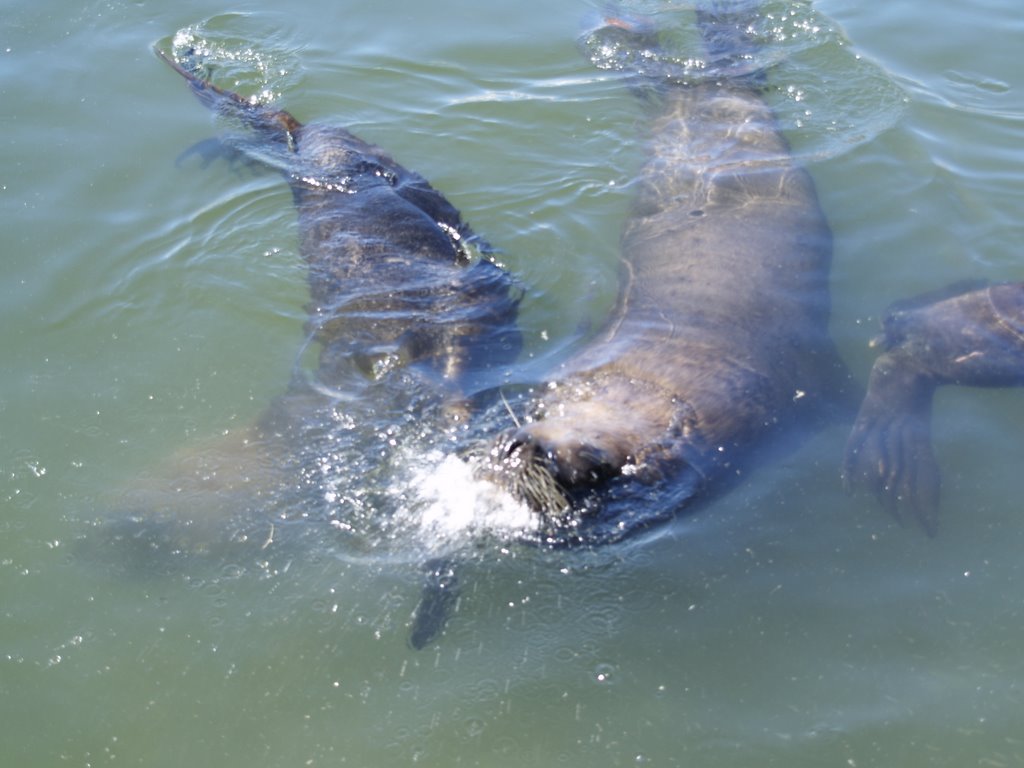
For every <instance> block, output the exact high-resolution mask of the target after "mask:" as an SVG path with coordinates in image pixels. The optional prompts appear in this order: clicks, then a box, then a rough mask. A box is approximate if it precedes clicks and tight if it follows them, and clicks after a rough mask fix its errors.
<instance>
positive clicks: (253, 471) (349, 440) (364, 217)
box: [121, 51, 520, 647]
mask: <svg viewBox="0 0 1024 768" xmlns="http://www.w3.org/2000/svg"><path fill="white" fill-rule="evenodd" d="M157 53H158V55H159V56H160V57H161V58H162V59H163V60H164V61H166V62H167V63H168V64H169V65H170V66H171V67H172V68H173V69H174V70H175V71H176V72H178V73H179V74H180V75H181V76H182V77H184V78H185V79H186V80H187V81H188V84H189V85H190V86H191V88H192V90H193V92H194V93H195V94H196V96H198V98H199V100H200V101H201V102H202V103H203V104H205V105H206V106H207V107H209V108H211V109H212V110H213V111H215V112H216V113H218V114H219V115H221V116H223V117H226V118H229V119H231V120H234V121H236V122H238V123H241V125H242V126H243V127H245V128H246V129H248V136H249V138H242V139H236V140H235V141H234V146H233V148H234V149H235V150H237V151H241V152H242V153H243V154H244V155H246V156H247V157H249V158H250V159H252V160H255V161H257V162H259V163H262V164H264V165H267V166H269V167H271V168H272V169H274V170H277V171H279V172H280V173H281V174H282V175H283V176H284V177H285V178H286V179H287V181H288V184H289V185H290V187H291V190H292V193H293V196H294V200H295V205H296V208H297V211H298V222H299V237H300V252H301V254H302V257H303V258H304V260H305V261H306V263H307V265H308V268H309V271H308V276H309V289H310V297H311V301H310V304H309V313H310V319H309V324H308V325H309V329H310V340H311V341H315V342H317V343H318V344H319V345H320V356H319V364H318V367H317V370H316V372H315V376H314V377H313V379H312V380H310V379H309V377H306V376H296V377H295V380H294V382H293V384H292V386H291V387H290V389H289V391H288V393H287V394H285V395H283V396H282V397H280V398H278V399H277V400H276V401H275V403H274V404H273V405H272V406H271V407H270V408H269V409H268V411H267V412H266V414H265V415H264V417H263V418H262V419H261V420H260V422H259V424H258V425H257V426H256V427H255V428H254V429H253V430H251V431H250V432H247V433H245V434H244V435H243V436H242V439H240V440H239V439H237V438H233V439H232V440H231V442H230V443H226V444H225V443H221V444H218V445H217V446H215V447H213V448H212V449H206V450H205V451H204V454H203V456H202V459H201V461H202V463H201V465H200V471H199V472H198V473H196V474H197V476H198V477H199V478H200V479H201V481H202V482H203V486H202V488H201V490H204V491H206V492H210V491H212V490H214V489H212V488H211V487H210V483H208V482H207V479H208V478H213V479H214V480H215V481H219V482H217V485H216V489H217V490H220V491H222V492H224V493H233V494H240V493H244V494H248V496H249V497H253V496H255V497H263V498H265V497H266V495H268V494H267V493H266V492H265V489H266V488H272V487H273V483H280V484H281V485H282V486H289V487H290V490H294V489H299V490H301V491H305V492H307V493H309V494H310V496H311V497H312V498H311V499H310V502H315V498H316V496H317V495H319V497H320V499H321V501H322V500H323V499H324V497H330V498H331V499H333V498H334V497H335V495H336V494H335V493H334V491H333V489H331V488H329V487H328V490H327V491H325V485H324V483H325V480H324V477H323V473H322V471H321V470H322V469H323V468H324V467H325V466H328V467H329V466H331V465H342V466H343V467H344V469H345V472H346V475H347V476H350V477H355V478H357V480H358V479H359V478H363V477H365V476H368V475H369V474H370V473H378V472H380V471H381V468H380V466H377V465H376V464H375V462H377V463H379V462H380V461H381V458H380V452H379V449H378V450H377V451H374V448H375V447H376V446H377V442H378V440H379V433H380V432H381V431H382V430H383V429H385V427H382V426H381V424H382V422H383V421H385V420H386V419H388V418H393V419H394V420H395V421H396V423H400V424H408V423H409V422H410V421H414V422H422V421H426V422H428V423H430V424H432V425H433V430H434V432H436V433H441V432H444V431H446V430H447V428H448V427H449V426H450V417H451V416H452V415H455V416H458V417H460V418H461V417H462V416H464V415H466V414H467V413H468V408H467V407H466V406H465V404H464V403H463V402H462V399H463V398H464V397H472V396H473V395H475V394H476V393H477V392H478V389H480V388H481V387H484V386H486V384H485V383H484V384H481V382H486V377H487V371H489V370H493V369H495V368H496V367H498V366H501V365H503V364H505V363H508V362H511V360H512V359H514V358H515V356H516V354H517V353H518V348H519V332H518V330H517V328H516V326H515V318H516V312H517V308H518V304H519V298H520V291H519V290H518V289H517V288H516V286H515V285H514V283H513V281H512V279H511V278H510V277H509V275H508V273H506V272H505V271H504V270H503V269H501V268H500V267H499V266H497V265H496V264H495V263H494V262H493V261H492V260H491V259H490V258H489V257H487V256H486V255H484V256H481V257H474V255H473V253H472V250H471V247H470V246H471V244H473V243H474V241H476V242H477V246H478V250H479V249H480V243H479V241H477V238H476V237H475V236H474V235H473V233H472V231H471V230H470V228H469V227H468V226H467V225H466V224H465V223H464V222H463V221H462V219H461V217H460V215H459V213H458V211H457V210H456V209H455V207H454V206H452V204H451V203H450V202H448V200H447V199H446V198H445V197H444V196H443V195H442V194H441V193H439V192H438V191H436V190H435V189H434V188H433V187H431V186H430V184H428V183H427V181H426V180H425V179H424V178H423V177H422V176H419V175H418V174H416V173H413V172H411V171H408V170H406V169H405V168H403V167H402V166H401V165H399V164H398V163H396V162H395V161H394V160H393V159H392V158H391V157H389V156H388V155H387V154H385V153H384V152H383V151H382V150H381V149H380V148H379V147H376V146H374V145H372V144H368V143H367V142H365V141H363V140H361V139H359V138H358V137H356V136H354V135H353V134H351V133H350V132H349V131H347V130H345V129H344V128H340V127H337V126H329V125H316V124H303V123H300V122H299V121H298V120H296V119H295V118H294V117H293V116H292V115H291V114H289V113H288V112H285V111H283V110H278V109H275V108H273V107H270V106H265V105H262V104H257V103H252V102H250V101H248V100H246V99H243V98H242V97H241V96H239V95H238V94H235V93H233V92H231V91H227V90H224V89H222V88H219V87H217V86H215V85H213V84H212V83H210V82H209V81H208V80H207V79H206V78H205V77H203V76H201V74H200V71H201V69H200V66H201V62H199V61H196V60H195V55H194V54H193V53H192V52H188V53H187V54H186V55H185V56H184V57H182V59H181V60H180V61H179V60H176V59H174V58H172V57H170V56H168V55H166V54H164V53H162V52H159V51H158V52H157ZM183 62H184V63H183ZM478 376H480V377H483V378H481V379H478V378H477V377H478ZM338 421H344V422H345V423H346V424H348V425H349V426H346V427H343V428H340V429H339V428H338V426H337V423H338ZM396 428H397V427H396ZM326 482H327V483H330V482H331V479H330V478H328V480H327V481H326ZM175 487H176V488H177V487H178V485H177V483H175ZM243 498H244V496H243ZM189 514H191V511H189ZM301 514H302V515H305V514H306V513H305V511H303V512H302V513H301ZM332 514H333V512H332ZM383 514H384V513H382V515H383ZM189 522H190V523H191V520H190V521H189ZM270 528H271V530H270V533H269V535H268V537H267V538H266V541H267V543H268V544H269V543H270V542H271V541H272V540H273V536H274V534H273V524H271V526H270ZM134 530H135V529H134V527H133V528H131V529H130V530H129V532H128V533H127V534H125V535H123V536H122V537H121V538H122V539H125V540H128V539H130V538H131V537H133V536H136V537H137V534H136V533H134ZM172 546H173V544H172ZM263 546H266V544H264V545H263ZM424 574H425V586H424V591H423V599H422V600H421V604H420V607H419V609H418V610H417V613H416V618H415V620H414V622H413V628H412V634H411V639H410V642H411V643H412V644H413V645H414V646H416V647H421V646H422V645H423V644H425V643H426V642H428V641H429V640H430V639H431V638H432V637H434V636H436V635H437V633H438V632H439V631H440V629H441V627H442V626H443V622H444V619H445V617H446V616H447V614H448V612H449V611H450V607H451V604H452V603H453V601H454V599H455V596H456V593H455V581H454V579H453V578H449V577H448V576H447V575H446V571H445V568H444V563H443V562H442V561H434V560H431V561H429V562H427V563H426V565H425V566H424Z"/></svg>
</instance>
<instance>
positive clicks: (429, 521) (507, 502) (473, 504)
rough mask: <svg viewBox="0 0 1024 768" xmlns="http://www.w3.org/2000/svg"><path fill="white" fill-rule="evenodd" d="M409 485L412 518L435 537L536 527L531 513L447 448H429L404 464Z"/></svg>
mask: <svg viewBox="0 0 1024 768" xmlns="http://www.w3.org/2000/svg"><path fill="white" fill-rule="evenodd" d="M409 490H410V492H411V495H412V496H414V497H415V503H414V504H412V505H411V506H412V507H413V509H414V510H415V514H416V516H417V518H418V519H417V520H416V522H417V524H418V525H419V527H420V528H422V529H423V531H424V533H425V534H428V535H429V536H430V537H431V538H434V539H438V540H441V541H452V540H454V539H460V538H465V537H466V536H471V535H479V534H481V533H489V534H492V535H497V536H499V537H507V536H513V535H522V534H524V533H529V532H531V531H534V530H536V528H537V517H536V515H535V514H534V513H533V512H531V511H530V509H529V508H528V507H526V506H525V505H524V504H521V503H519V502H518V501H516V500H515V499H513V498H512V497H511V496H509V494H508V493H506V492H505V491H503V490H502V489H500V488H498V487H497V486H495V485H494V484H493V483H489V482H486V481H484V480H478V479H476V478H474V477H473V469H472V467H470V465H469V464H467V463H466V462H465V461H462V460H461V459H459V458H458V457H456V456H452V455H451V454H444V453H441V452H440V451H430V452H429V453H427V454H425V455H423V456H421V457H419V460H418V461H417V462H416V463H415V464H414V465H412V466H410V480H409Z"/></svg>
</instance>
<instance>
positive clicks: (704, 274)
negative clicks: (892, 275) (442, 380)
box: [482, 3, 844, 543]
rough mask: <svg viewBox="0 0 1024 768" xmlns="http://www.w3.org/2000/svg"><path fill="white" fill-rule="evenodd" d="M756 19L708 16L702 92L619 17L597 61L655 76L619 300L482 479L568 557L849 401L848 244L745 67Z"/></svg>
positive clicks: (648, 85) (697, 81) (663, 509)
mask: <svg viewBox="0 0 1024 768" xmlns="http://www.w3.org/2000/svg"><path fill="white" fill-rule="evenodd" d="M715 5H716V4H714V3H712V6H715ZM748 22H749V16H748V15H745V14H744V13H739V14H737V15H733V14H731V13H726V12H724V11H722V12H718V11H715V10H706V11H699V12H698V24H699V26H700V29H701V33H702V38H703V39H704V41H705V42H706V44H707V48H708V60H707V69H708V72H710V74H708V73H707V72H705V73H704V74H701V73H694V74H692V78H691V77H690V76H676V75H673V74H672V73H665V72H661V71H658V65H657V62H658V60H659V58H661V54H660V52H659V51H658V49H657V47H656V46H657V43H656V34H655V33H654V32H651V31H647V30H644V29H643V28H638V27H637V26H635V25H631V24H627V23H624V22H621V21H618V20H611V21H610V22H609V23H608V24H606V26H605V27H604V28H603V29H602V30H600V31H599V32H598V33H595V34H596V35H597V37H596V39H595V40H593V41H592V42H593V43H594V44H593V45H592V49H593V50H595V51H596V52H597V53H596V54H595V56H594V58H595V61H596V63H597V64H598V65H599V66H605V67H618V66H627V67H630V68H635V69H637V70H641V72H640V74H639V75H638V77H637V79H636V80H635V82H636V83H637V84H638V85H640V86H642V87H643V88H644V92H645V94H646V96H647V97H648V98H649V100H650V101H651V102H653V103H654V104H655V109H656V114H654V116H653V117H652V118H651V119H650V121H649V125H648V128H649V132H650V138H649V143H648V149H649V155H648V159H647V162H646V164H645V165H644V166H643V169H642V170H641V172H640V177H639V180H638V182H637V184H636V188H637V199H636V202H635V204H634V207H633V213H632V215H631V217H630V218H629V220H628V221H627V223H626V225H625V231H624V233H623V236H622V270H621V271H622V284H621V292H620V297H619V301H618V304H617V307H616V309H615V311H614V312H613V314H612V316H611V317H610V318H609V320H608V321H607V323H606V324H605V327H604V329H603V330H602V331H601V332H600V333H599V334H598V335H597V336H596V338H595V339H594V341H593V342H591V343H590V344H589V345H588V346H586V347H585V348H584V349H583V350H582V351H580V352H579V353H578V354H576V355H575V356H574V357H572V358H571V359H570V360H569V361H568V362H567V363H565V364H564V366H563V367H562V369H561V370H560V371H558V373H557V374H556V376H555V377H554V378H553V380H552V381H551V382H550V384H548V385H547V387H546V388H545V390H546V391H545V392H544V394H543V395H542V396H541V397H540V398H539V399H538V400H537V401H536V402H535V403H533V408H532V410H533V414H532V416H531V417H530V420H529V421H528V422H527V423H524V424H522V425H521V426H518V427H516V428H512V429H510V430H509V431H507V432H506V433H504V434H502V435H501V436H500V437H499V438H498V439H497V440H496V441H495V442H494V443H493V445H492V447H491V450H490V454H489V456H488V458H487V460H486V462H485V465H486V466H485V467H484V469H483V470H482V474H483V475H484V476H487V477H490V478H492V479H494V480H495V481H496V482H498V483H499V484H502V485H504V486H506V487H507V488H509V489H510V491H511V492H512V493H513V494H515V495H517V496H518V497H520V498H521V499H523V500H524V501H525V502H527V503H528V504H529V505H530V506H532V507H534V508H535V509H537V510H538V511H539V512H540V513H541V514H542V515H543V516H545V518H546V519H547V520H548V521H549V524H550V525H549V531H548V534H547V535H548V539H549V540H550V541H552V542H556V543H557V542H560V541H566V542H571V541H573V540H577V539H582V540H583V541H594V540H605V539H609V538H617V537H620V536H623V535H625V534H626V533H627V532H628V531H629V530H631V529H632V528H633V527H635V526H638V525H645V524H647V523H649V522H650V521H651V519H652V518H655V517H659V516H665V515H667V514H671V513H672V512H674V511H676V510H678V508H679V507H680V506H681V505H683V504H684V503H686V502H687V501H688V500H690V499H692V498H694V497H696V496H698V495H702V494H703V493H704V492H705V491H706V490H707V489H708V487H709V486H711V485H712V484H714V483H716V482H717V481H719V480H723V479H725V478H726V477H728V476H735V475H736V474H738V473H740V472H742V471H743V470H744V468H745V466H746V463H747V460H748V459H749V457H750V455H751V453H752V451H753V449H754V448H756V447H759V446H761V445H763V444H764V443H766V442H767V441H768V440H769V438H771V437H773V436H775V435H778V434H779V433H781V432H783V431H784V430H787V429H789V428H791V427H792V426H793V425H794V424H796V423H797V422H799V421H801V420H802V419H806V418H808V417H810V416H811V415H812V414H814V413H815V412H817V411H818V410H819V409H820V408H821V407H822V406H823V404H825V403H827V402H829V401H831V400H833V398H834V397H835V394H836V390H837V388H838V387H841V386H842V385H841V383H840V382H841V379H842V377H843V375H844V374H843V368H842V365H841V363H840V362H839V360H838V357H837V355H836V352H835V349H834V347H833V343H832V341H831V340H830V338H829V335H828V319H829V311H830V300H829V292H828V282H827V281H828V271H829V263H830V257H831V234H830V230H829V227H828V223H827V222H826V220H825V216H824V214H823V213H822V210H821V208H820V206H819V205H818V200H817V197H816V194H815V188H814V183H813V182H812V180H811V177H810V176H809V175H808V174H807V173H806V171H804V170H803V169H801V168H799V167H797V166H796V165H795V163H794V161H793V158H792V157H791V155H790V151H789V147H788V145H787V143H786V140H785V138H784V137H783V136H782V134H781V133H780V130H779V126H778V125H777V123H776V120H775V117H774V115H773V114H772V111H771V109H770V108H769V107H768V106H767V105H766V104H765V102H764V100H763V99H762V97H761V85H762V83H761V80H760V77H759V75H758V73H756V72H753V73H752V72H750V71H749V70H746V71H745V70H744V66H746V65H745V61H746V58H745V57H744V56H743V54H744V53H745V52H746V51H748V50H749V49H750V42H749V40H748V39H747V36H746V33H745V31H744V30H745V29H746V26H747V23H748ZM609 51H610V52H612V53H611V54H607V53H606V52H609ZM606 55H613V56H617V55H624V56H625V60H624V61H625V64H623V59H613V60H606V59H604V58H602V57H603V56H606ZM662 479H666V480H668V482H664V483H663V482H659V483H658V484H657V485H658V486H659V487H661V488H663V489H664V488H670V489H674V493H675V495H674V496H669V497H668V498H666V499H663V500H660V501H658V502H656V503H651V501H650V500H649V499H646V497H645V494H647V493H648V491H649V489H652V488H653V487H654V486H653V485H652V484H651V483H650V482H649V481H653V480H659V481H660V480H662ZM593 489H600V491H601V493H600V497H599V500H598V501H597V503H594V504H591V503H589V501H588V499H589V498H590V493H589V492H590V491H591V490H593ZM618 501H624V502H625V504H621V503H617V502H618ZM635 502H639V503H635ZM591 513H592V514H591Z"/></svg>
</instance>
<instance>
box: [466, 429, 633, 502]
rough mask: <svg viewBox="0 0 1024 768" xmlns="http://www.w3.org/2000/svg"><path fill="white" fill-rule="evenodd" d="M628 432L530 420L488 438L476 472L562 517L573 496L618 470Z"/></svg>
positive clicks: (626, 453)
mask: <svg viewBox="0 0 1024 768" xmlns="http://www.w3.org/2000/svg"><path fill="white" fill-rule="evenodd" d="M630 444H631V439H630V435H629V434H628V433H627V432H626V431H624V430H621V429H619V430H607V429H604V428H600V427H596V426H595V425H594V424H593V423H592V422H591V423H587V422H586V421H585V420H576V419H571V418H565V417H560V418H551V419H544V420H541V421H535V422H532V423H529V424H526V425H524V426H521V427H517V428H515V429H511V430H508V431H506V432H504V433H502V434H501V435H499V436H498V438H497V439H496V440H494V442H493V443H491V446H490V450H489V452H488V455H487V457H486V458H485V462H484V467H483V468H482V471H481V472H480V474H481V475H482V476H484V477H486V478H487V479H489V480H491V481H492V482H494V483H496V484H497V485H499V486H502V487H504V488H505V489H506V490H507V491H508V492H509V493H510V494H511V495H512V496H514V497H515V498H517V499H519V500H520V501H522V502H524V503H525V504H526V505H527V506H529V507H530V508H531V509H533V510H535V511H537V512H538V513H540V514H541V515H543V516H545V517H550V518H554V519H560V518H564V517H565V516H566V515H567V514H568V512H569V510H570V509H571V507H572V500H573V499H574V498H576V497H579V496H580V495H582V494H584V493H585V492H586V491H587V490H589V489H591V488H594V487H596V486H598V485H600V484H602V483H604V482H605V481H607V480H608V479H610V478H612V477H615V476H617V475H620V474H622V472H623V468H624V467H625V466H626V465H627V464H628V463H629V462H630V461H631V460H632V458H633V457H632V455H631V453H630V450H629V447H630Z"/></svg>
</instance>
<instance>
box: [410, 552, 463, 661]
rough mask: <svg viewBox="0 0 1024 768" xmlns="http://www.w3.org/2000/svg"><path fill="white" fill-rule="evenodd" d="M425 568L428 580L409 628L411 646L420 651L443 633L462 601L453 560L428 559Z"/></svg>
mask: <svg viewBox="0 0 1024 768" xmlns="http://www.w3.org/2000/svg"><path fill="white" fill-rule="evenodd" d="M423 571H424V573H425V575H426V580H425V583H424V585H423V592H422V593H421V594H420V602H419V604H418V605H417V606H416V611H415V613H413V617H412V628H411V629H410V631H409V645H410V646H412V648H413V649H414V650H417V651H420V650H422V649H424V648H426V647H427V645H429V644H430V643H431V642H432V641H433V640H435V639H436V638H437V637H438V636H439V635H440V634H441V632H442V631H443V630H444V625H445V624H446V623H447V622H448V619H449V617H450V616H451V615H452V613H454V611H455V606H456V603H458V600H459V580H458V577H457V576H456V574H455V563H454V562H452V561H451V560H447V559H445V558H437V559H434V560H428V561H427V562H426V563H424V565H423Z"/></svg>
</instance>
